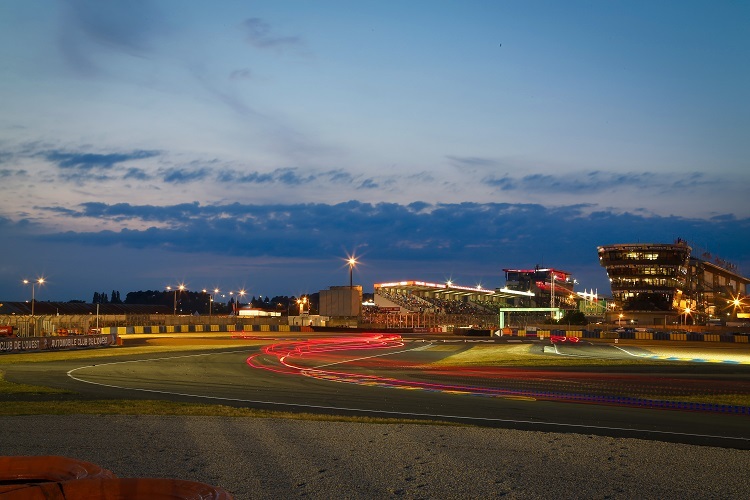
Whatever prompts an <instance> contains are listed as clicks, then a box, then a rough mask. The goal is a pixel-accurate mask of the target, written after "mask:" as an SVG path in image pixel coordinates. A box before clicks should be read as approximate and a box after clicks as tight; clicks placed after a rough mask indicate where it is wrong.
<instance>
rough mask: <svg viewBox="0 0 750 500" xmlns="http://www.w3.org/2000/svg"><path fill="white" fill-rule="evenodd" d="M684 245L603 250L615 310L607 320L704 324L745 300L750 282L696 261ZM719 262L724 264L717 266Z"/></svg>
mask: <svg viewBox="0 0 750 500" xmlns="http://www.w3.org/2000/svg"><path fill="white" fill-rule="evenodd" d="M691 251H692V248H691V247H690V246H689V245H688V244H687V242H685V241H684V240H681V239H678V240H677V241H675V242H674V243H671V244H669V243H625V244H616V245H606V246H600V247H599V248H598V252H599V263H600V264H601V265H602V266H603V267H604V268H606V270H607V274H608V275H609V280H610V285H611V289H612V296H613V298H614V300H615V304H616V309H615V310H614V311H611V312H610V314H609V316H608V320H610V321H618V322H622V321H623V320H624V321H626V322H638V323H641V324H662V325H664V324H673V323H686V324H687V323H705V322H706V321H708V320H709V319H711V318H712V317H715V316H716V313H717V311H718V309H719V308H721V307H724V306H726V305H727V303H728V301H729V300H730V297H736V296H744V295H745V291H746V287H747V284H748V283H750V280H748V279H747V278H743V277H742V276H740V275H739V274H738V273H737V272H736V270H733V269H731V268H728V264H726V263H723V264H724V265H723V266H722V265H719V264H718V263H711V262H709V261H707V260H704V259H699V258H697V257H691ZM716 262H719V261H716Z"/></svg>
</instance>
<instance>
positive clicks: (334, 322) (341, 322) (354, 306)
mask: <svg viewBox="0 0 750 500" xmlns="http://www.w3.org/2000/svg"><path fill="white" fill-rule="evenodd" d="M319 300H320V302H319V308H320V315H321V316H328V317H329V318H330V320H329V323H330V326H357V324H358V321H359V317H360V315H361V314H362V286H360V285H355V286H332V287H330V288H329V289H328V290H321V291H320V299H319Z"/></svg>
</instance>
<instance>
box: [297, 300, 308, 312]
mask: <svg viewBox="0 0 750 500" xmlns="http://www.w3.org/2000/svg"><path fill="white" fill-rule="evenodd" d="M297 304H299V315H300V316H302V314H303V313H304V311H305V305H306V304H307V297H300V298H299V299H297Z"/></svg>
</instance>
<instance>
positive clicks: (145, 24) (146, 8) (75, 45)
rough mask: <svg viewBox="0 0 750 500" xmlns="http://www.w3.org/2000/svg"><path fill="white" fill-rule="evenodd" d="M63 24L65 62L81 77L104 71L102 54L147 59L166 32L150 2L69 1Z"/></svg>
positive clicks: (121, 0)
mask: <svg viewBox="0 0 750 500" xmlns="http://www.w3.org/2000/svg"><path fill="white" fill-rule="evenodd" d="M62 12H63V16H62V18H61V22H60V34H59V47H60V50H61V52H62V55H63V59H64V60H65V61H66V62H67V63H68V65H69V66H70V67H71V68H73V69H74V70H76V71H77V72H79V73H81V74H87V75H95V74H97V73H99V72H100V71H101V64H103V63H102V62H101V61H106V59H105V58H103V57H97V56H100V55H101V54H100V53H101V51H105V52H119V53H124V54H128V55H130V56H136V57H143V56H144V55H145V54H147V53H148V52H149V51H150V50H151V41H152V40H153V39H154V37H155V36H156V35H157V34H158V33H160V32H163V31H164V26H162V25H161V23H160V21H161V15H160V13H159V12H158V11H157V10H156V9H154V7H153V4H152V3H151V2H150V1H148V0H110V1H106V2H101V1H99V0H66V1H65V2H64V9H63V11H62Z"/></svg>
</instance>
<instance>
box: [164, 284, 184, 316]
mask: <svg viewBox="0 0 750 500" xmlns="http://www.w3.org/2000/svg"><path fill="white" fill-rule="evenodd" d="M185 288H186V287H185V285H183V284H182V283H180V285H179V286H178V287H177V288H175V289H174V309H173V311H172V314H173V315H175V316H177V292H181V291H183V290H185ZM169 290H172V287H171V286H168V287H167V291H169Z"/></svg>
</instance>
